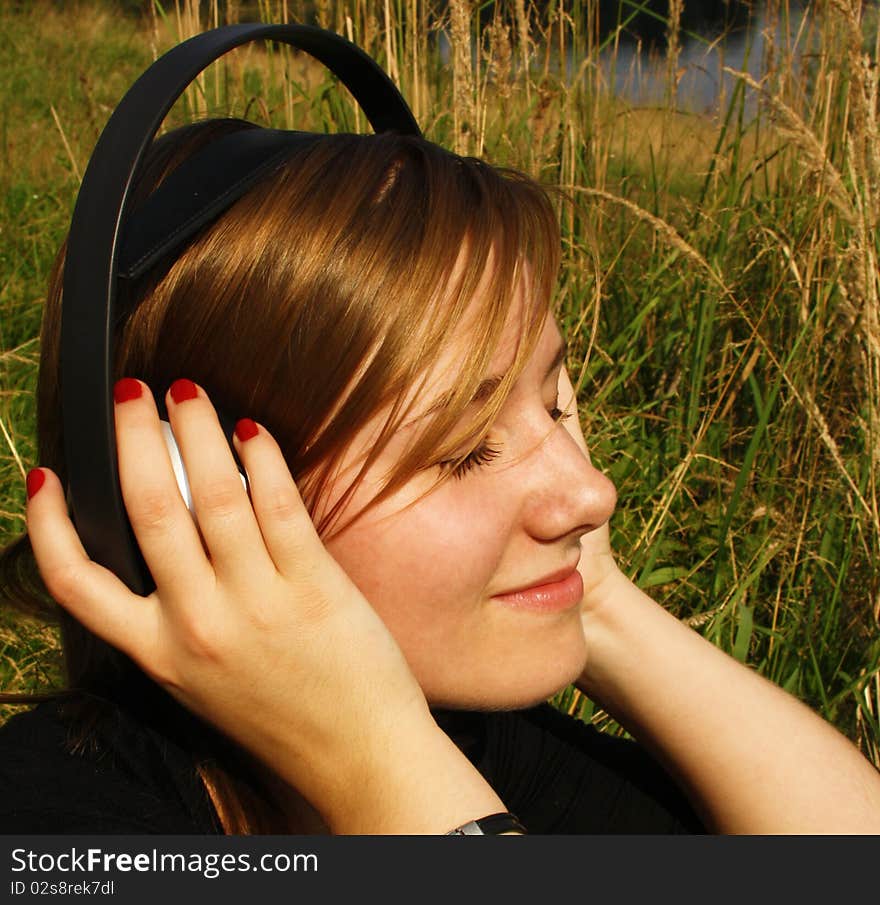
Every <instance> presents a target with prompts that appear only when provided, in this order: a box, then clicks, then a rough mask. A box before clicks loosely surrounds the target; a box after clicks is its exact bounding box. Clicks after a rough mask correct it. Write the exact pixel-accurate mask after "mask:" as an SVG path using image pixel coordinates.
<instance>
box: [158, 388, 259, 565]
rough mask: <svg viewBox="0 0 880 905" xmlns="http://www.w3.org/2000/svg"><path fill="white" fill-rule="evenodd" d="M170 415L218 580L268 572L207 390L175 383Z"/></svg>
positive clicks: (244, 493) (247, 502) (170, 395)
mask: <svg viewBox="0 0 880 905" xmlns="http://www.w3.org/2000/svg"><path fill="white" fill-rule="evenodd" d="M167 405H168V416H169V419H170V421H171V427H172V430H173V431H174V436H175V438H176V440H177V444H178V446H179V447H180V454H181V457H182V459H183V462H184V466H185V468H186V473H187V477H188V478H189V486H190V491H191V492H192V499H193V508H194V509H195V513H196V518H197V519H198V522H199V530H200V531H201V533H202V538H203V539H204V541H205V546H206V547H207V549H208V553H209V555H210V557H211V564H212V565H213V568H214V572H215V573H216V574H217V576H218V577H219V578H221V579H224V578H227V579H233V580H238V579H243V578H244V579H247V578H252V577H253V575H254V573H255V572H256V571H258V570H260V569H261V568H262V569H272V570H273V571H274V565H273V563H272V561H271V559H270V556H269V554H268V552H267V551H266V546H265V544H264V542H263V538H262V535H261V533H260V528H259V525H258V524H257V519H256V516H255V515H254V510H253V506H252V505H251V501H250V498H249V497H248V494H247V491H246V490H245V488H244V486H243V484H242V481H241V476H240V474H239V471H238V467H237V465H236V464H235V459H234V458H233V456H232V450H231V449H230V448H229V443H228V442H227V440H226V436H225V434H224V433H223V429H222V428H221V426H220V422H219V420H218V418H217V413H216V412H215V411H214V407H213V406H212V405H211V402H210V400H209V399H208V396H207V394H206V393H205V391H204V390H203V389H202V388H201V387H199V386H197V385H196V384H195V383H193V382H192V381H191V380H176V381H175V382H174V383H173V384H172V385H171V389H170V390H169V391H168V395H167Z"/></svg>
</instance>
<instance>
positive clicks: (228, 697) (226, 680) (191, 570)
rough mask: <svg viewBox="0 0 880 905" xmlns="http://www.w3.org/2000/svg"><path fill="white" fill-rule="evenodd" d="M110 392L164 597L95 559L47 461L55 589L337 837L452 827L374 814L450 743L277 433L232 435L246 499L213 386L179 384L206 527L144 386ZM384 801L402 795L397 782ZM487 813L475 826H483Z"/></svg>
mask: <svg viewBox="0 0 880 905" xmlns="http://www.w3.org/2000/svg"><path fill="white" fill-rule="evenodd" d="M115 395H116V431H117V443H118V454H119V474H120V481H121V485H122V492H123V498H124V500H125V505H126V509H127V511H128V514H129V518H130V520H131V523H132V527H133V529H134V533H135V535H136V537H137V541H138V544H139V546H140V548H141V551H142V553H143V555H144V558H145V560H146V563H147V566H148V568H149V569H150V572H151V574H152V575H153V578H154V580H155V582H156V590H155V591H154V592H153V593H152V594H150V595H149V596H147V597H140V596H138V595H135V594H133V593H132V592H131V591H129V589H128V588H127V587H126V586H125V585H124V584H123V583H122V582H121V581H120V580H119V579H118V578H117V577H116V576H115V575H113V574H112V573H111V572H110V571H108V570H107V569H105V568H103V567H102V566H100V565H97V564H96V563H93V562H92V561H91V560H90V559H89V558H88V556H87V554H86V552H85V551H84V549H83V547H82V545H81V542H80V540H79V538H78V536H77V534H76V530H75V528H74V526H73V524H72V523H71V521H70V519H69V518H68V514H67V507H66V504H65V497H64V491H63V489H62V487H61V484H60V482H59V481H58V478H57V477H56V476H55V475H54V474H53V473H52V472H50V471H49V470H48V469H39V470H36V471H35V472H32V473H31V475H30V476H29V480H28V489H29V495H30V499H29V502H28V509H27V519H28V531H29V534H30V538H31V544H32V546H33V550H34V555H35V556H36V560H37V564H38V566H39V569H40V573H41V575H42V577H43V580H44V582H45V584H46V587H47V589H48V590H49V592H50V593H51V594H52V596H53V597H54V598H55V599H56V600H57V601H58V602H59V603H60V604H61V605H62V606H64V607H65V608H66V609H67V610H68V611H69V612H70V613H71V614H72V615H73V616H74V617H75V618H76V619H78V620H79V621H80V622H81V623H82V624H83V625H85V626H86V627H87V628H89V629H90V630H91V631H92V632H94V633H95V634H96V635H99V636H100V637H102V638H103V639H105V640H106V641H108V642H109V643H111V644H113V645H114V646H116V647H117V648H119V649H120V650H121V651H123V652H124V653H126V654H127V655H128V656H130V657H131V658H132V659H133V660H134V661H135V662H136V663H137V664H138V665H139V666H140V667H141V668H142V669H143V670H144V672H145V673H146V674H147V675H148V676H149V677H150V678H152V679H153V680H154V681H155V682H157V683H158V684H159V685H161V686H162V687H164V688H165V689H167V691H168V692H169V693H170V694H172V695H173V696H174V697H175V698H176V699H177V700H178V701H180V702H181V703H182V704H183V705H184V706H185V707H187V708H188V709H190V710H191V711H193V712H195V713H196V714H198V715H199V716H201V717H203V718H204V719H206V720H208V721H209V722H211V723H213V724H214V725H216V726H217V727H218V728H220V729H221V730H222V731H224V732H225V733H226V734H227V735H229V736H230V737H231V738H233V739H234V740H235V741H237V742H238V743H239V744H241V745H242V746H243V747H244V748H246V749H247V750H249V751H250V752H251V753H252V754H255V755H256V756H257V757H259V758H260V759H261V760H262V761H264V762H265V763H267V764H268V765H269V766H270V767H271V768H272V769H274V770H275V772H276V773H278V775H279V776H281V778H282V779H284V780H285V781H286V782H287V783H289V784H291V785H293V786H295V787H296V788H297V789H298V790H299V791H300V792H301V793H302V794H303V795H305V797H306V798H308V799H309V800H310V801H311V802H312V804H313V805H314V806H315V807H317V808H318V810H319V811H321V812H322V814H323V815H324V816H325V818H327V819H328V822H330V825H331V827H332V828H333V823H334V820H335V821H336V827H335V828H336V829H337V830H339V829H340V828H341V831H343V832H350V831H354V832H357V831H368V832H372V831H376V832H383V831H386V830H385V829H383V828H382V827H384V826H392V827H393V826H398V829H399V831H402V832H408V831H413V832H442V831H444V827H445V824H443V823H441V824H440V825H438V826H436V827H431V826H429V827H428V828H426V829H421V828H419V827H418V826H413V828H412V830H410V829H408V827H409V826H410V825H411V824H410V823H408V822H407V817H406V814H405V813H403V812H401V811H400V810H399V809H398V811H397V812H396V814H397V815H398V816H399V815H400V814H401V813H403V818H402V823H400V824H394V823H393V822H392V823H391V824H388V823H385V824H383V823H382V819H381V818H382V816H383V815H381V814H380V815H374V814H373V812H372V809H373V808H374V807H375V802H374V801H373V800H372V799H371V798H369V796H366V789H367V788H368V787H369V788H373V786H374V785H376V783H375V782H374V781H375V780H376V778H377V777H378V778H379V779H380V782H379V783H378V785H379V786H380V787H381V780H389V781H397V780H398V779H399V778H400V777H401V776H403V775H404V774H405V772H406V771H409V773H412V772H413V768H412V761H413V758H414V755H415V751H416V750H423V746H424V745H427V746H428V748H429V749H430V751H441V752H442V756H441V760H442V759H443V758H445V757H446V756H447V755H448V754H449V753H450V752H448V750H447V746H449V745H451V743H449V740H448V739H446V737H445V736H443V734H442V732H441V731H440V730H439V729H438V728H437V726H436V724H435V723H434V722H433V720H432V719H431V717H430V713H429V710H428V707H427V703H426V701H425V698H424V695H423V694H422V691H421V689H420V688H419V685H418V683H417V682H416V680H415V678H414V676H413V675H412V673H411V671H410V669H409V667H408V665H407V663H406V661H405V659H404V657H403V654H402V652H401V651H400V648H399V647H398V645H397V643H396V642H395V641H394V639H393V638H392V636H391V635H390V633H389V632H388V630H387V629H386V627H385V625H384V623H383V622H382V621H381V619H380V618H379V617H378V615H377V614H376V613H375V611H374V610H373V609H372V607H371V606H370V605H369V603H368V602H367V601H366V599H365V598H364V597H363V595H362V594H361V593H360V592H359V590H358V589H357V587H356V586H355V585H354V584H353V583H352V581H351V580H350V579H349V578H348V576H347V575H346V574H345V572H344V571H343V570H342V568H341V567H340V566H339V565H338V564H337V563H336V561H335V560H334V559H333V558H332V557H331V556H330V554H329V553H328V552H327V550H326V549H325V548H324V546H323V544H322V543H321V541H320V539H319V537H318V535H317V533H316V531H315V528H314V526H313V524H312V522H311V519H310V518H309V514H308V512H307V511H306V508H305V506H304V505H303V502H302V500H301V498H300V496H299V493H298V492H297V489H296V486H295V484H294V482H293V480H292V478H291V476H290V473H289V471H288V469H287V466H286V463H285V461H284V458H283V456H282V454H281V451H280V449H279V447H278V445H277V444H276V443H275V441H274V440H273V439H272V437H271V436H270V435H269V433H268V432H267V431H266V429H265V428H263V427H261V426H258V425H256V424H255V423H254V422H252V421H248V420H245V421H242V422H239V424H238V426H237V428H236V438H235V441H234V442H235V448H236V452H237V454H238V456H239V458H240V460H241V462H242V463H243V465H244V467H245V469H246V471H247V475H248V481H249V485H250V499H249V498H248V493H247V492H246V491H245V489H244V487H243V486H242V482H241V480H240V477H239V474H238V470H237V467H236V464H235V461H234V459H233V457H232V454H231V452H230V449H229V446H228V444H227V442H226V439H225V437H224V435H223V432H222V430H221V428H220V425H219V422H218V420H217V417H216V414H215V412H214V410H213V408H212V406H211V404H210V402H209V401H208V399H207V397H206V395H205V392H204V391H203V390H201V389H200V388H198V387H197V386H196V385H195V384H193V383H192V382H190V381H177V382H175V384H174V385H173V386H172V388H171V390H170V392H169V393H168V397H167V407H168V412H169V418H170V422H171V426H172V430H173V431H174V434H175V438H176V440H177V442H178V445H179V447H180V450H181V455H182V458H183V461H184V464H185V467H186V470H187V473H188V476H189V481H190V487H191V490H192V496H193V501H194V509H195V514H196V516H197V519H198V529H197V528H196V526H195V524H194V522H193V520H192V518H191V516H190V513H189V512H188V510H187V509H186V506H185V504H184V502H183V499H182V498H181V496H180V493H179V491H178V488H177V484H176V481H175V478H174V474H173V472H172V469H171V465H170V461H169V456H168V454H167V450H166V447H165V443H164V439H163V436H162V433H161V428H160V422H159V417H158V413H157V411H156V406H155V404H154V401H153V398H152V396H151V394H150V392H149V390H148V389H147V387H146V386H145V385H144V384H142V383H140V382H139V381H136V380H133V379H128V378H127V379H124V380H122V381H120V382H119V383H118V384H117V387H116V393H115ZM200 532H201V533H200ZM438 736H441V737H442V739H441V738H438ZM438 746H439V747H438ZM398 752H399V756H400V757H401V758H406V759H407V761H408V763H407V764H406V765H405V766H403V770H404V773H401V772H400V769H398V764H397V763H395V756H396V755H397V753H398ZM429 753H430V752H429ZM455 754H456V755H457V756H458V758H459V759H460V760H463V758H461V756H460V755H458V752H457V751H456V752H455ZM438 756H440V755H438ZM458 766H459V767H460V768H461V767H462V765H461V764H460V763H459V765H458ZM467 767H470V765H469V764H467ZM406 785H407V781H406V780H405V779H404V781H403V782H402V784H401V794H404V793H405V794H409V792H408V791H407V790H406ZM484 785H485V784H483V786H484ZM478 788H480V786H479V785H478ZM380 791H381V789H376V791H375V792H373V793H372V794H373V796H374V797H378V795H379V792H380ZM490 791H491V790H490ZM384 792H385V793H386V795H387V794H391V798H392V801H393V792H394V790H393V789H391V790H389V789H387V788H386V789H385V790H384ZM359 795H360V796H362V797H361V798H358V797H357V796H359ZM364 796H366V797H364ZM478 797H479V796H478ZM490 800H491V802H492V804H493V805H494V804H495V803H496V802H497V799H496V798H495V797H494V793H492V794H491V796H490ZM475 807H477V809H476V811H473V810H471V809H466V810H465V811H464V812H463V817H464V819H468V820H469V819H472V818H473V817H475V816H479V807H478V806H476V805H475ZM359 808H360V810H359ZM428 813H430V812H428ZM447 819H448V820H455V819H457V817H453V816H452V815H450V816H449V817H448V818H447ZM376 820H378V822H376ZM454 825H455V823H454V822H453V823H451V824H450V825H449V826H448V827H445V828H451V826H454ZM389 831H397V830H395V829H393V828H392V829H391V830H389Z"/></svg>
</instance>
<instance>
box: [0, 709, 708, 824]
mask: <svg viewBox="0 0 880 905" xmlns="http://www.w3.org/2000/svg"><path fill="white" fill-rule="evenodd" d="M435 717H436V718H437V721H438V723H439V724H440V725H441V726H442V727H443V729H444V730H445V731H446V732H447V733H448V734H449V735H450V736H451V737H452V738H453V739H454V740H455V741H456V744H457V745H458V746H459V747H460V748H461V750H462V751H463V752H464V753H465V754H466V755H467V757H468V758H469V759H470V760H471V761H472V762H473V763H474V764H475V766H476V767H477V768H478V769H479V771H480V772H481V773H482V774H483V776H485V777H486V779H487V780H488V782H489V783H490V784H491V785H492V787H493V788H494V789H495V790H496V791H497V792H498V794H499V796H500V797H501V800H502V801H503V802H504V803H505V805H506V807H507V808H508V809H509V810H510V811H512V812H513V813H514V814H516V815H517V816H518V817H519V818H520V820H521V821H522V822H523V824H524V825H525V826H526V828H527V830H528V831H529V832H530V833H691V832H695V833H701V832H705V830H704V829H703V827H702V826H701V824H700V821H699V820H698V818H697V817H696V816H695V814H694V812H693V811H692V810H691V808H690V806H689V805H688V803H687V801H686V800H685V798H684V797H683V795H682V794H681V792H680V791H679V790H678V788H677V787H676V786H675V785H674V783H673V782H672V781H671V780H670V778H669V777H668V776H667V774H666V773H664V771H663V770H662V769H661V768H660V767H659V766H658V765H657V764H656V763H655V762H654V761H653V760H652V759H651V758H650V757H649V756H648V754H647V753H646V752H645V751H644V749H642V748H641V747H640V746H639V745H637V744H636V743H635V742H632V741H627V740H624V739H619V738H613V737H611V736H607V735H603V734H602V733H600V732H599V731H598V730H596V729H595V728H594V727H592V726H588V725H586V724H584V723H582V722H580V721H579V720H576V719H574V718H573V717H568V716H566V715H565V714H563V713H560V712H559V711H557V710H556V709H554V708H553V707H551V706H550V705H549V704H542V705H540V706H538V707H534V708H531V709H529V710H522V711H514V712H498V713H488V714H483V713H454V712H449V711H443V712H437V713H435ZM100 731H101V732H102V739H101V741H103V742H104V743H105V744H104V745H103V751H102V752H101V753H99V754H96V753H88V754H71V753H69V752H68V751H67V749H66V747H65V738H66V735H67V724H66V723H65V721H64V719H63V717H62V715H61V712H60V709H59V705H58V704H57V703H47V704H40V705H38V706H37V707H36V708H34V709H33V710H30V711H28V712H26V713H20V714H17V715H15V716H13V717H12V718H10V719H9V720H8V721H7V722H6V724H5V725H4V726H2V727H0V833H57V834H69V833H96V834H112V833H131V834H141V833H157V834H163V835H165V834H167V835H172V834H193V833H196V834H216V833H220V832H221V829H220V824H219V821H218V820H217V817H216V814H215V812H214V808H213V806H212V804H211V802H210V799H209V798H208V795H207V792H206V791H205V789H204V786H203V785H202V783H201V781H200V780H199V778H198V776H197V774H196V772H195V769H194V766H193V761H192V758H191V756H190V755H189V754H187V753H186V752H185V751H183V750H182V749H181V748H179V747H178V746H177V745H175V744H174V743H173V742H171V741H169V740H168V739H167V738H165V737H163V736H162V735H160V734H159V733H158V732H156V731H155V730H153V729H150V728H146V727H144V726H143V725H142V724H140V723H139V722H136V721H135V720H134V719H132V718H131V717H130V716H128V715H127V714H125V713H123V712H122V711H117V715H116V717H115V719H114V720H113V723H112V724H111V725H109V726H108V725H105V726H104V728H103V729H101V730H100Z"/></svg>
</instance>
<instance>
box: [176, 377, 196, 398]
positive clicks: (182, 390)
mask: <svg viewBox="0 0 880 905" xmlns="http://www.w3.org/2000/svg"><path fill="white" fill-rule="evenodd" d="M198 395H199V388H198V387H197V386H196V385H195V384H194V383H193V382H192V381H191V380H187V379H186V378H185V377H181V378H180V380H175V381H174V383H172V384H171V398H172V399H173V400H174V401H175V402H176V403H177V404H178V405H179V404H180V403H181V402H186V400H187V399H195V398H196V396H198Z"/></svg>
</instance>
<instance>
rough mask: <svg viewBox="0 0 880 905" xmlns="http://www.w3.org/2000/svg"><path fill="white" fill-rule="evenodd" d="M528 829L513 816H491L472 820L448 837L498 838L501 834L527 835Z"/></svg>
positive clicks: (457, 828) (448, 834)
mask: <svg viewBox="0 0 880 905" xmlns="http://www.w3.org/2000/svg"><path fill="white" fill-rule="evenodd" d="M525 832H526V828H525V827H524V826H523V825H522V824H521V823H520V822H519V820H518V819H517V818H516V817H514V815H513V814H507V813H504V814H490V815H489V816H488V817H481V818H480V819H479V820H471V821H470V822H469V823H464V824H462V825H461V826H457V827H456V828H455V829H454V830H450V831H449V832H448V833H446V834H445V835H447V836H498V835H500V834H501V833H520V834H522V835H525Z"/></svg>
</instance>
